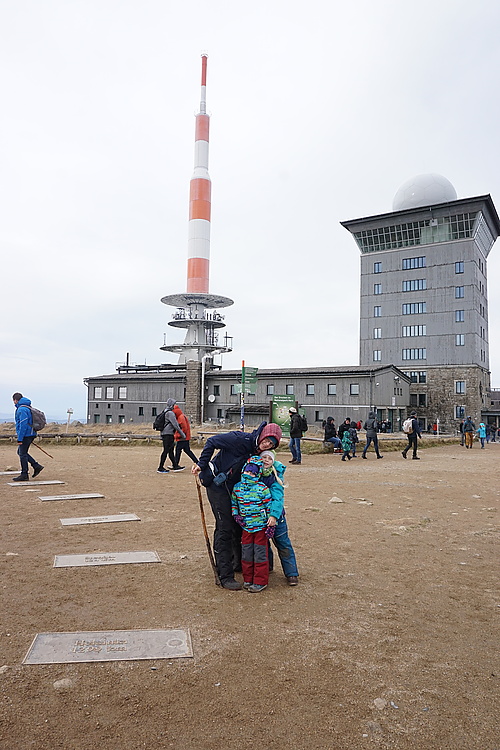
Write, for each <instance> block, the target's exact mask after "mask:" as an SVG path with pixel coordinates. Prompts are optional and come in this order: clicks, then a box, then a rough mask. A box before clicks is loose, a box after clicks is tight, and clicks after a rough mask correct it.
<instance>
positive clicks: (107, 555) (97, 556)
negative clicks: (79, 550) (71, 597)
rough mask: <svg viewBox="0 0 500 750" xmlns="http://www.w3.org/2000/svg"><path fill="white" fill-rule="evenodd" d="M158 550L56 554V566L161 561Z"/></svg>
mask: <svg viewBox="0 0 500 750" xmlns="http://www.w3.org/2000/svg"><path fill="white" fill-rule="evenodd" d="M159 562H161V560H160V558H159V556H158V553H157V552H89V553H87V554H85V555H56V556H55V557H54V568H81V567H87V566H89V565H126V564H128V563H159Z"/></svg>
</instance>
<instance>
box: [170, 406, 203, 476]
mask: <svg viewBox="0 0 500 750" xmlns="http://www.w3.org/2000/svg"><path fill="white" fill-rule="evenodd" d="M174 414H175V416H176V419H177V421H178V423H179V426H180V427H181V429H182V431H183V432H184V435H185V437H184V439H183V438H182V437H181V434H180V432H176V433H175V434H174V439H175V465H176V466H177V467H179V469H183V468H184V467H183V466H179V461H180V458H181V453H182V451H184V453H185V454H186V456H188V457H189V458H190V459H191V461H192V462H193V463H194V464H196V463H198V459H197V458H196V456H195V454H194V453H193V451H192V450H191V446H190V445H189V441H190V440H191V425H190V424H189V419H188V418H187V417H186V415H185V414H184V412H183V411H182V410H181V408H180V406H178V405H177V404H175V406H174Z"/></svg>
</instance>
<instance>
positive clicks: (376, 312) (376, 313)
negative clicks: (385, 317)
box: [373, 305, 382, 318]
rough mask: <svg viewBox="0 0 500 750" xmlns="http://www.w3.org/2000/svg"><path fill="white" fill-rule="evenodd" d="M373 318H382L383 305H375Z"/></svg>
mask: <svg viewBox="0 0 500 750" xmlns="http://www.w3.org/2000/svg"><path fill="white" fill-rule="evenodd" d="M373 317H374V318H381V317H382V307H381V305H375V307H374V308H373Z"/></svg>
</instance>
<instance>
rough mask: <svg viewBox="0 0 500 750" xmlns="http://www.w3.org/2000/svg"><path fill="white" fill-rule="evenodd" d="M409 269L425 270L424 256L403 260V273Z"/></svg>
mask: <svg viewBox="0 0 500 750" xmlns="http://www.w3.org/2000/svg"><path fill="white" fill-rule="evenodd" d="M410 268H425V255H421V256H420V257H419V258H403V271H408V270H409V269H410Z"/></svg>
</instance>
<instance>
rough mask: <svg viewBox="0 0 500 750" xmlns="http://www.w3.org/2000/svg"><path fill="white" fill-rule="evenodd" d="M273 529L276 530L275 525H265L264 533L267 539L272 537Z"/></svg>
mask: <svg viewBox="0 0 500 750" xmlns="http://www.w3.org/2000/svg"><path fill="white" fill-rule="evenodd" d="M275 531H276V526H266V531H265V535H266V537H267V539H272V538H273V536H274V532H275Z"/></svg>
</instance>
